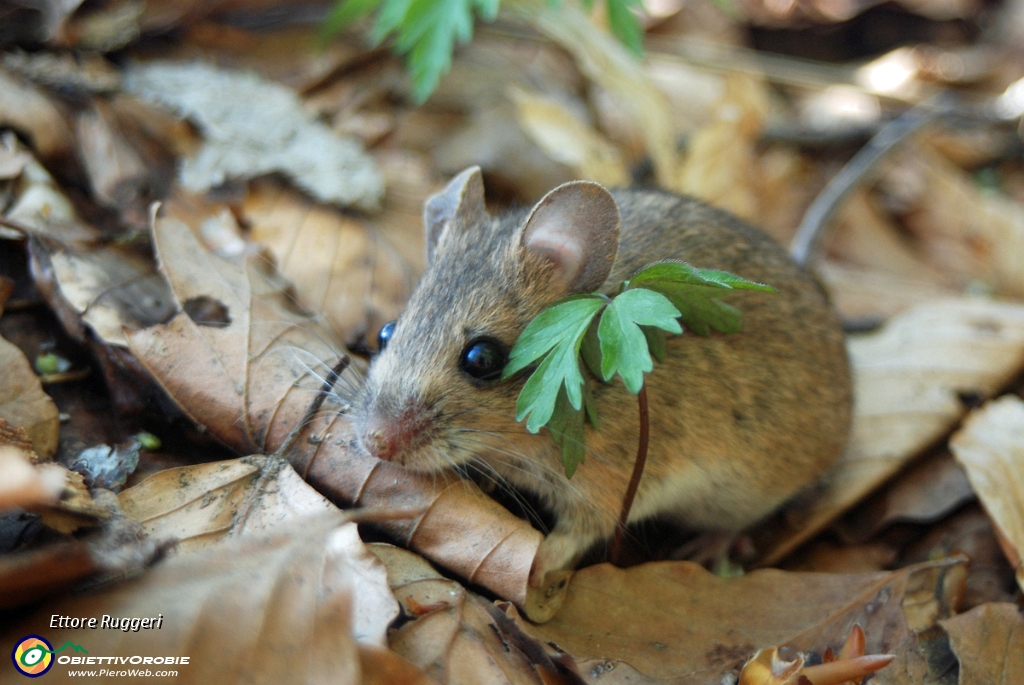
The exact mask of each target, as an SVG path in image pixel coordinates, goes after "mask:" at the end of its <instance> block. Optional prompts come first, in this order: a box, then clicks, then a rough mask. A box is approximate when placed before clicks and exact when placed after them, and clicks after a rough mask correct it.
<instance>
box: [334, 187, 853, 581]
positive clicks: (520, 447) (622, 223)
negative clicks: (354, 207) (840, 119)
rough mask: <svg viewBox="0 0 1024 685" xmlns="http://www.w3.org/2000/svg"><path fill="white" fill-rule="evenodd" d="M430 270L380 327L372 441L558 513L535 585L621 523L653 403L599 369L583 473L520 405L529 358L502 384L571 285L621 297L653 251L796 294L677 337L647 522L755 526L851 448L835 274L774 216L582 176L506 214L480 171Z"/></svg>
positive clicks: (659, 379)
mask: <svg viewBox="0 0 1024 685" xmlns="http://www.w3.org/2000/svg"><path fill="white" fill-rule="evenodd" d="M423 222H424V229H425V239H426V264H427V267H426V270H425V272H424V273H423V276H422V278H421V279H420V280H419V282H418V284H417V286H416V287H415V289H414V290H413V293H412V295H411V297H410V299H409V301H408V304H407V306H406V308H405V309H404V311H402V313H401V314H400V315H399V316H398V318H397V319H396V320H395V321H394V322H391V323H389V324H387V325H385V326H384V327H383V328H382V329H381V331H380V334H379V336H378V349H379V351H378V353H377V354H376V355H375V357H374V358H373V359H372V361H371V363H370V366H369V369H368V371H367V375H366V378H365V382H364V385H363V386H362V389H361V391H360V393H359V396H358V398H357V400H356V402H355V403H354V407H353V419H354V425H355V431H356V443H357V444H358V446H359V448H360V449H362V450H364V451H365V452H366V453H368V454H370V455H373V456H374V457H377V458H379V459H383V460H386V461H389V462H392V463H394V464H398V465H400V466H402V467H404V468H406V469H410V470H412V471H416V472H421V473H437V472H440V471H446V470H450V469H457V468H459V467H465V466H466V465H469V464H472V465H474V468H476V469H477V470H478V471H479V472H482V473H485V474H488V475H491V476H493V477H494V478H496V479H500V480H501V481H502V482H504V483H507V484H509V485H511V486H513V487H514V488H517V489H520V490H522V491H525V492H529V493H531V494H532V495H533V496H534V498H535V499H536V500H537V501H539V502H540V503H541V504H542V505H543V506H545V507H547V508H548V509H549V510H550V511H551V512H552V513H553V514H554V525H553V526H552V527H551V529H550V531H549V532H548V533H547V534H546V536H545V537H544V539H543V541H542V542H541V543H540V547H539V548H538V550H537V554H536V556H535V559H534V562H533V567H532V569H531V574H530V579H529V583H530V585H531V586H533V587H537V586H539V585H540V583H541V582H542V580H543V578H544V576H545V575H546V574H547V573H549V572H552V571H560V570H565V569H571V568H573V567H574V566H575V565H576V564H577V563H578V562H579V561H580V559H581V558H582V557H583V555H584V554H585V553H586V552H587V551H588V550H589V549H590V548H591V547H593V546H594V545H596V544H598V543H600V542H601V541H607V540H608V539H610V538H611V536H612V535H613V534H614V532H615V528H616V526H617V523H618V517H619V513H620V509H621V505H622V500H623V495H624V493H625V491H626V488H627V484H628V483H629V480H630V476H631V474H632V470H633V464H634V460H635V457H636V450H637V441H638V434H639V422H638V418H637V398H636V396H635V395H632V394H631V393H630V392H629V391H628V390H627V389H626V388H625V386H624V385H623V383H622V381H621V379H618V378H614V379H613V380H612V381H611V382H607V383H605V382H602V381H600V380H599V379H597V378H595V377H594V376H592V375H590V374H589V373H588V372H587V370H586V367H585V365H584V366H583V373H584V376H585V377H586V378H587V379H588V380H587V383H588V385H589V386H590V391H591V393H592V395H593V398H594V402H595V404H596V407H597V409H598V415H599V417H600V428H599V429H595V428H594V427H593V426H591V425H589V423H588V424H587V426H586V428H585V448H586V449H585V457H584V461H583V462H582V463H581V464H580V465H579V467H578V468H577V469H576V471H575V473H574V475H573V476H572V478H567V477H566V474H565V470H564V467H563V465H562V461H561V449H560V448H559V446H558V445H556V444H555V442H554V440H553V439H552V438H551V435H550V434H549V433H548V430H547V428H542V429H541V430H540V431H539V432H538V433H537V434H531V433H529V432H528V431H527V430H526V427H525V425H524V424H523V423H518V422H517V421H516V411H515V404H516V399H517V397H518V396H519V391H520V390H521V389H522V387H523V385H524V383H525V381H526V379H527V378H528V376H529V369H527V370H524V371H522V372H520V373H518V374H516V375H515V376H513V377H511V378H510V379H508V380H505V381H503V380H501V375H502V370H503V368H504V366H505V364H506V363H507V360H508V355H509V352H510V350H511V349H512V347H513V346H514V345H515V343H516V341H517V339H518V338H519V335H520V334H521V333H522V332H523V330H524V329H525V328H526V326H527V325H528V324H529V323H530V321H531V320H532V319H533V318H534V317H535V316H537V315H538V314H540V313H541V312H542V311H544V310H545V309H546V308H548V307H550V306H551V305H552V304H553V303H555V302H557V301H559V300H560V299H562V298H565V297H567V296H570V295H574V294H580V293H591V292H601V293H605V294H608V295H611V294H613V293H615V292H617V290H618V288H619V287H620V285H621V284H622V282H623V281H625V280H626V279H628V278H630V277H631V276H632V275H633V274H634V273H636V272H637V271H639V270H640V269H642V268H643V267H645V266H648V265H649V264H651V263H654V262H658V261H664V260H681V261H684V262H687V263H689V264H690V265H692V266H694V267H697V268H704V269H720V270H726V271H730V272H732V273H735V274H737V275H739V276H742V277H743V278H746V279H748V280H751V281H756V282H758V283H765V284H768V285H770V286H772V287H773V288H775V289H776V290H777V293H764V292H756V291H736V292H735V294H730V295H729V296H728V297H727V298H725V301H726V302H728V303H729V304H731V305H733V306H735V307H737V308H739V309H740V311H741V312H742V316H743V331H742V332H739V333H733V334H729V335H722V334H718V333H712V334H711V335H710V336H706V337H705V336H701V335H698V334H696V333H694V332H692V331H688V330H684V332H683V334H681V335H675V336H669V338H668V341H667V345H666V354H665V358H664V361H663V362H660V363H659V362H656V363H655V365H654V369H653V371H652V372H650V373H649V374H647V376H646V378H645V384H646V388H647V394H648V402H649V424H650V438H649V440H650V442H649V446H648V453H647V464H646V467H645V470H644V472H643V476H642V479H641V480H640V483H639V487H638V490H637V493H636V498H635V500H634V503H633V507H632V509H631V511H630V516H629V521H630V522H631V523H632V522H638V521H642V520H644V519H649V518H652V517H656V516H657V517H667V518H669V519H672V520H677V521H679V522H680V523H681V524H683V525H684V526H685V527H687V528H689V529H694V530H699V531H706V532H709V533H719V534H728V533H736V532H738V531H742V530H743V529H744V528H747V527H749V526H750V525H751V524H753V523H755V522H757V521H759V520H760V519H762V518H764V517H766V516H767V515H769V514H770V513H772V512H773V511H775V510H776V509H778V508H779V507H780V506H781V505H782V504H783V503H784V502H785V501H787V500H788V499H790V498H791V497H793V496H794V495H795V494H796V493H798V492H800V491H801V490H802V489H804V488H807V487H808V486H809V484H811V483H813V482H814V481H815V480H816V479H818V478H819V477H820V476H821V475H822V474H823V473H824V472H825V471H826V470H827V469H828V467H829V465H830V464H831V463H832V462H833V461H834V460H835V459H836V458H837V457H838V456H839V455H840V453H841V452H842V451H843V449H844V447H845V445H846V442H847V439H848V436H849V432H850V423H851V414H852V389H851V378H850V368H849V363H848V359H847V354H846V347H845V342H844V335H843V332H842V329H841V327H840V323H839V321H838V318H837V317H836V315H835V313H834V312H833V311H832V309H831V308H830V306H829V303H828V300H827V297H826V294H825V292H824V290H823V289H822V287H821V286H820V284H819V283H818V282H817V280H816V279H815V278H814V277H813V276H812V275H811V274H810V273H809V272H808V271H806V270H805V269H804V268H802V267H801V266H799V265H797V264H796V263H795V262H793V261H792V259H791V258H790V257H789V255H788V254H787V252H786V251H785V250H784V249H783V248H782V247H781V246H780V245H779V244H777V243H776V242H775V241H774V240H773V239H772V238H770V237H769V236H768V235H766V234H765V233H762V232H761V231H760V230H759V229H757V228H755V227H753V226H751V225H749V224H747V223H745V222H743V221H741V220H740V219H738V218H736V217H734V216H732V215H731V214H729V213H727V212H725V211H722V210H719V209H716V208H714V207H711V206H709V205H707V204H705V203H703V202H701V201H699V200H697V199H694V198H691V197H686V196H682V195H678V194H675V193H672V192H668V191H664V190H657V189H640V188H627V189H612V190H609V189H606V188H604V187H603V186H601V185H600V184H597V183H593V182H589V181H573V182H570V183H566V184H564V185H561V186H559V187H557V188H554V189H553V190H551V191H550V192H548V193H547V194H546V195H545V196H544V197H543V198H542V199H541V200H540V201H539V202H537V203H536V204H535V205H533V206H532V207H523V208H518V209H512V210H509V211H507V212H503V213H501V214H498V215H491V214H490V213H489V212H488V210H487V208H486V206H485V202H484V184H483V176H482V173H481V170H480V168H479V167H472V168H470V169H467V170H465V171H463V172H462V173H460V174H458V175H457V176H455V177H454V178H453V179H452V180H451V181H450V182H449V183H448V185H447V186H446V187H445V189H444V190H443V191H441V192H440V193H438V194H436V195H433V196H431V197H430V198H429V199H428V200H427V202H426V203H425V205H424V209H423Z"/></svg>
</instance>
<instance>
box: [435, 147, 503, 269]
mask: <svg viewBox="0 0 1024 685" xmlns="http://www.w3.org/2000/svg"><path fill="white" fill-rule="evenodd" d="M488 218H489V217H488V215H487V209H486V207H484V177H483V174H481V173H480V167H478V166H471V167H469V168H468V169H466V170H465V171H463V172H462V173H460V174H459V175H458V176H456V177H455V178H453V179H452V180H451V181H449V182H448V185H447V186H446V187H445V189H444V190H442V191H441V192H440V193H438V194H437V195H431V196H430V197H429V198H428V199H427V201H426V202H425V203H424V204H423V226H424V228H426V231H427V236H426V238H427V264H430V262H431V261H432V260H433V258H434V248H435V247H437V241H438V240H440V239H441V234H442V233H444V229H445V227H446V226H449V225H451V224H452V223H457V224H459V225H460V226H473V225H478V224H480V223H483V222H485V221H487V220H488Z"/></svg>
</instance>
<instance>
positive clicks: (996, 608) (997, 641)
mask: <svg viewBox="0 0 1024 685" xmlns="http://www.w3.org/2000/svg"><path fill="white" fill-rule="evenodd" d="M939 625H941V626H942V628H943V630H945V631H946V632H947V633H948V634H949V643H950V646H951V647H952V648H953V653H954V654H956V657H957V659H959V660H960V680H959V682H960V685H975V684H979V685H980V684H981V683H985V684H986V685H1011V683H1019V682H1020V678H1021V674H1024V616H1021V613H1020V609H1019V608H1018V607H1017V605H1016V604H1009V603H1000V604H982V605H981V606H979V607H975V608H974V609H972V610H971V611H968V612H967V613H963V614H960V615H959V616H954V617H952V618H947V619H946V620H944V621H940V622H939Z"/></svg>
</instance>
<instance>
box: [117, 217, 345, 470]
mask: <svg viewBox="0 0 1024 685" xmlns="http://www.w3.org/2000/svg"><path fill="white" fill-rule="evenodd" d="M152 228H153V241H154V245H155V247H156V252H157V256H158V258H159V260H160V266H161V271H162V272H163V274H164V275H165V276H166V278H167V281H168V282H169V283H170V286H171V289H172V291H173V297H174V299H175V300H176V304H177V307H178V310H179V313H178V314H177V315H176V316H175V317H174V318H173V319H171V320H170V322H168V323H167V324H166V325H157V326H153V327H150V328H146V329H143V330H139V331H134V332H132V333H129V334H128V345H129V347H130V348H131V350H132V352H133V353H134V354H135V356H136V357H137V358H138V360H139V361H140V362H141V363H142V364H143V365H144V366H145V367H146V368H147V369H148V370H149V372H150V373H152V374H153V377H154V378H156V379H157V380H158V381H159V382H160V384H161V385H162V386H163V387H164V389H165V390H166V391H167V393H168V394H169V395H170V396H171V397H173V398H174V399H175V400H177V401H178V403H179V405H180V406H181V408H182V409H183V410H184V411H185V412H186V413H187V414H188V415H189V416H191V417H192V419H193V420H194V421H196V422H197V423H199V424H200V425H204V426H205V427H206V428H207V429H208V430H209V431H210V432H211V433H212V434H213V435H214V436H216V437H217V438H218V439H219V440H220V441H221V442H223V443H225V444H226V445H228V446H230V447H232V448H233V449H235V450H236V451H238V452H239V453H242V454H248V453H253V452H273V451H274V450H275V449H276V448H277V447H279V446H280V445H281V444H282V443H283V442H284V439H285V438H286V436H287V435H288V434H289V433H290V432H291V431H292V430H293V429H295V428H296V427H298V425H299V424H300V423H301V421H302V419H303V416H304V415H305V413H306V410H307V408H308V407H309V406H310V404H311V403H312V402H313V400H314V399H315V398H316V397H317V395H318V394H319V392H320V388H321V386H322V384H323V379H324V378H325V377H327V376H328V375H329V374H330V372H331V369H332V368H333V367H334V366H336V365H337V364H338V362H339V359H341V358H342V354H341V353H339V352H336V351H335V350H340V349H341V346H340V345H339V344H338V343H336V342H335V341H334V338H333V335H332V334H331V333H330V332H329V331H328V330H327V329H326V328H324V327H323V326H320V325H319V322H318V321H317V320H316V319H314V318H312V317H310V316H307V315H305V314H304V313H302V312H300V311H298V310H297V308H296V307H294V306H293V305H292V304H291V303H290V302H288V300H287V294H285V293H281V292H279V291H275V290H273V288H272V287H271V285H270V284H269V283H268V281H267V279H266V278H265V277H264V275H263V273H262V272H261V268H263V266H264V265H261V264H260V263H259V262H258V261H255V260H247V261H246V262H245V263H244V265H243V266H238V265H235V264H234V263H232V262H228V261H226V260H224V259H221V258H219V257H215V256H213V255H211V254H210V253H208V252H207V251H206V250H205V249H204V248H203V246H202V244H201V243H200V242H199V240H198V239H197V237H196V236H195V234H194V233H193V232H192V230H191V229H190V228H189V227H188V226H187V225H185V224H184V223H183V222H181V221H180V220H178V219H175V218H171V217H160V218H158V217H154V219H153V227H152ZM342 371H347V372H348V373H349V374H350V373H351V371H350V370H348V369H347V368H341V369H339V372H342Z"/></svg>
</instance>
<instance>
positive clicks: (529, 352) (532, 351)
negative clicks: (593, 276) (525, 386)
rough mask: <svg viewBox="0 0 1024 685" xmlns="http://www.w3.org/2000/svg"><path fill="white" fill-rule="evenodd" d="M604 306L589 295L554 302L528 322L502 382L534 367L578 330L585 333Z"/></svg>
mask: <svg viewBox="0 0 1024 685" xmlns="http://www.w3.org/2000/svg"><path fill="white" fill-rule="evenodd" d="M604 304H605V301H604V300H603V299H601V298H599V297H595V296H593V295H585V296H583V297H579V296H576V297H572V298H566V299H565V300H561V301H560V302H556V303H555V304H554V305H553V306H552V307H551V308H549V309H546V310H545V311H543V312H541V313H540V314H539V315H538V316H536V317H535V318H534V319H533V321H531V322H530V324H529V325H528V326H527V327H526V330H524V331H523V332H522V334H521V335H520V336H519V340H517V341H516V344H515V346H514V347H513V348H512V351H511V352H509V355H508V364H506V365H505V369H504V371H502V373H501V378H502V380H504V379H506V378H510V377H511V376H513V375H514V374H516V373H518V372H519V371H520V370H522V369H525V368H526V367H527V366H529V365H530V364H533V363H535V362H536V361H537V360H538V359H540V358H541V357H543V356H544V355H545V354H546V353H547V352H548V350H550V349H551V348H553V347H554V346H555V345H557V344H558V343H559V341H561V340H563V339H565V338H567V337H571V336H572V335H573V334H574V332H575V331H578V330H579V329H580V327H581V326H583V330H584V331H585V330H586V326H589V325H590V321H591V320H592V319H593V318H594V315H595V314H597V312H598V310H600V309H601V307H603V306H604Z"/></svg>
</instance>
